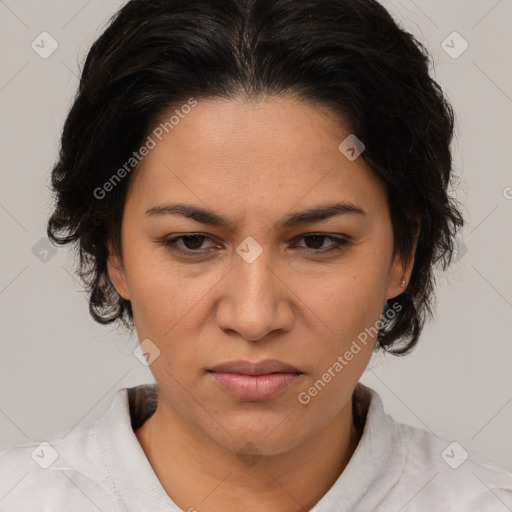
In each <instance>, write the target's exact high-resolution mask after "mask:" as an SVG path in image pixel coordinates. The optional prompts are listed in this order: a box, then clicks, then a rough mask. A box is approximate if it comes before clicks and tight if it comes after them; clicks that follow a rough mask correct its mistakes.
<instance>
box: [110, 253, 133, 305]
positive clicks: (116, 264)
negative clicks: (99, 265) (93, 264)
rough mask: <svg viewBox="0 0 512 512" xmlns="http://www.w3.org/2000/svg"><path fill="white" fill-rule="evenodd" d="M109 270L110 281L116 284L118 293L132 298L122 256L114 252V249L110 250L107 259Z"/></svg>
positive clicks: (127, 298)
mask: <svg viewBox="0 0 512 512" xmlns="http://www.w3.org/2000/svg"><path fill="white" fill-rule="evenodd" d="M107 270H108V275H109V277H110V281H112V284H113V285H114V288H115V289H116V291H117V293H118V294H119V295H120V296H121V297H122V298H123V299H126V300H130V294H129V292H128V287H127V286H126V274H125V270H124V267H123V262H122V260H121V258H120V257H119V256H117V255H115V254H114V252H113V251H112V250H110V251H109V257H108V260H107Z"/></svg>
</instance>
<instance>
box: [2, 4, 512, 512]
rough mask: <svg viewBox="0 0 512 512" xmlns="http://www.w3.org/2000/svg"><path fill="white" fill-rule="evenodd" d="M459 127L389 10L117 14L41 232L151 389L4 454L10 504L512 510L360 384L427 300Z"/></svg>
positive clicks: (100, 45) (480, 472)
mask: <svg viewBox="0 0 512 512" xmlns="http://www.w3.org/2000/svg"><path fill="white" fill-rule="evenodd" d="M452 135H453V112H452V108H451V106H450V105H449V103H448V102H447V101H446V99H445V97H444V95H443V93H442V91H441V89H440V87H439V85H438V84H437V83H436V82H435V81H434V80H433V79H432V78H431V77H430V76H429V73H428V53H427V51H426V50H425V49H424V48H423V47H422V45H421V44H420V43H419V42H418V41H416V40H415V39H414V37H413V36H411V35H410V34H409V33H407V32H405V31H404V30H403V29H401V28H399V27H398V26H397V24H396V23H395V21H394V20H393V19H392V18H391V16H390V15H389V13H388V12H387V11H386V10H385V9H384V8H383V7H382V6H381V5H380V4H378V3H377V2H376V1H374V0H314V1H311V2H298V1H295V2H294V1H291V0H273V1H268V0H266V1H265V0H253V1H250V0H247V1H244V0H222V1H221V0H209V1H204V0H203V1H201V0H187V1H184V0H173V1H168V0H152V1H149V0H131V1H130V2H128V3H127V4H126V5H125V6H124V7H123V8H122V9H121V10H120V11H119V12H118V14H117V15H116V16H115V18H114V19H113V20H112V22H111V24H110V25H109V27H108V28H107V29H106V30H105V32H104V33H103V34H102V35H101V36H100V37H99V39H98V40H97V41H96V42H95V43H94V45H93V46H92V48H91V50H90V52H89V54H88V57H87V60H86V63H85V67H84V70H83V73H82V76H81V81H80V88H79V92H78V95H77V97H76V99H75V102H74V104H73V106H72V108H71V111H70V113H69V116H68V118H67V120H66V123H65V126H64V130H63V134H62V146H61V151H60V157H59V161H58V162H57V164H56V166H55V168H54V170H53V176H52V185H53V189H54V192H55V196H56V204H55V210H54V212H53V214H52V216H51V218H50V220H49V224H48V235H49V237H50V238H51V239H52V240H54V241H55V242H56V243H58V244H68V243H69V244H76V245H77V248H78V250H79V254H80V268H79V273H80V276H81V277H82V279H83V281H84V283H86V285H87V287H88V290H89V293H90V312H91V314H92V316H93V317H94V318H95V319H96V320H97V321H98V322H100V323H103V324H109V323H112V322H123V323H124V324H125V325H126V326H127V327H128V328H130V329H134V330H135V331H136V333H137V336H138V339H139V340H140V347H139V348H138V351H137V352H136V356H137V357H139V359H141V361H143V362H145V364H147V365H149V366H150V369H151V371H152V373H153V375H154V377H155V381H156V384H155V385H140V386H136V387H133V388H123V389H121V390H119V391H118V392H117V395H116V396H115V399H114V401H113V402H112V405H111V407H110V409H109V410H108V411H107V413H106V414H105V416H104V417H103V418H101V419H100V420H97V421H95V422H94V423H90V424H88V425H82V426H79V427H76V428H74V429H72V430H71V431H67V432H64V431H62V432H59V433H56V434H55V435H54V436H52V437H50V438H47V439H44V440H43V439H38V440H37V441H33V442H29V443H24V444H20V445H16V446H13V447H11V448H9V449H7V450H4V451H3V452H2V453H1V454H0V475H1V483H0V498H1V501H0V507H2V508H1V509H2V510H6V511H11V510H12V511H14V510H16V511H18V512H19V511H22V510H31V511H33V510H52V511H56V510H74V511H75V510H80V511H81V510H84V511H85V510H98V509H99V510H108V511H118V510H119V511H121V510H123V511H124V510H130V511H131V510H133V511H136V510H137V511H139V510H148V511H155V510H175V511H177V510H188V511H194V510H198V511H220V510H222V511H234V510H237V511H238V510H244V511H253V510H254V511H256V510H258V511H260V510H265V511H280V512H281V511H297V510H314V511H328V510H329V511H354V510H358V511H379V512H382V511H398V510H403V511H412V510H416V511H432V510H464V511H467V510H475V511H476V510H478V511H481V510H501V509H500V508H499V507H500V506H501V507H503V506H508V507H511V506H512V475H511V474H510V473H508V472H506V471H505V470H504V469H502V468H500V467H499V466H497V465H496V464H494V463H492V462H490V461H488V460H485V459H484V458H482V457H480V456H478V455H477V454H473V453H471V454H469V456H468V454H467V452H466V451H465V450H464V449H463V448H462V447H460V445H456V444H455V445H449V443H448V441H446V440H442V439H439V438H437V437H435V436H434V435H432V434H430V433H428V432H426V431H423V430H420V429H417V428H413V427H410V426H407V425H402V424H399V423H396V422H395V421H394V420H393V419H392V418H391V417H390V416H388V415H387V414H385V412H384V410H383V407H382V402H381V401H380V398H379V396H378V395H377V393H376V392H375V391H373V390H371V389H370V388H368V387H365V386H363V385H362V384H360V383H358V381H359V378H360V377H361V375H362V373H363V371H364V369H365V367H366V365H367V364H368V361H369V359H370V357H371V355H372V353H373V352H374V351H378V350H384V351H388V352H390V353H393V354H397V355H399V354H406V353H408V352H409V351H410V350H412V348H413V347H414V346H415V344H416V343H417V342H418V339H419V336H420V333H421V330H422V327H423V324H424V320H425V318H426V316H427V315H428V314H429V313H431V311H432V299H433V284H434V280H433V272H434V269H435V267H436V265H439V266H441V267H443V268H445V267H446V266H447V265H448V263H449V262H450V257H451V255H452V250H453V242H454V237H455V235H456V233H457V231H458V229H459V228H460V227H461V226H462V223H463V220H462V217H461V214H460V212H459V211H458V209H457V206H456V204H455V202H454V201H453V200H452V199H451V198H450V197H449V196H448V194H447V189H448V186H449V184H450V178H451V153H450V142H451V139H452ZM23 475H24V476H23Z"/></svg>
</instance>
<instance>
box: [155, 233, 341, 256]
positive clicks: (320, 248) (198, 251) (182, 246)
mask: <svg viewBox="0 0 512 512" xmlns="http://www.w3.org/2000/svg"><path fill="white" fill-rule="evenodd" d="M207 240H210V241H211V240H212V238H211V237H210V236H208V235H205V234H203V233H189V234H187V235H180V236H176V237H172V238H167V239H165V240H163V241H162V244H163V245H164V246H165V247H166V248H168V249H170V250H171V251H173V252H175V253H180V254H184V255H188V256H199V255H204V254H207V253H209V252H212V250H214V249H215V248H216V246H213V247H206V248H202V247H203V244H204V243H205V241H207ZM297 240H303V241H304V242H305V243H306V247H304V246H300V245H296V246H295V247H298V248H300V249H301V250H302V251H303V252H304V251H305V252H307V253H310V254H326V253H330V252H334V251H337V250H339V249H340V248H341V247H343V246H346V245H349V244H350V242H349V240H347V239H346V238H339V237H335V236H332V235H326V234H324V233H310V234H307V235H302V236H300V237H298V239H297ZM326 241H330V242H331V243H330V245H327V246H325V245H324V243H325V242H326ZM308 245H309V246H313V247H308Z"/></svg>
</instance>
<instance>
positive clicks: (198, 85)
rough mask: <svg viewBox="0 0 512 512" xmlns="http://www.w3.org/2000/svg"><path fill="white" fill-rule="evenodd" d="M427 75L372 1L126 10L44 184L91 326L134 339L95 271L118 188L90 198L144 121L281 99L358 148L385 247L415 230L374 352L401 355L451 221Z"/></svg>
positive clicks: (114, 234)
mask: <svg viewBox="0 0 512 512" xmlns="http://www.w3.org/2000/svg"><path fill="white" fill-rule="evenodd" d="M429 64H430V56H429V54H428V52H427V50H426V49H425V47H424V46H423V45H422V44H421V43H420V42H419V41H417V40H416V39H415V38H414V36H412V35H411V34H410V33H408V32H407V31H406V30H404V29H403V28H401V27H400V26H399V25H398V24H397V22H395V21H394V20H393V18H392V17H391V15H390V14H389V13H388V12H387V11H386V9H385V8H384V7H382V5H380V4H379V3H378V2H376V1H375V0H308V1H297V0H131V1H129V2H128V3H127V4H126V5H125V6H124V7H123V8H122V9H121V10H120V11H118V12H117V13H116V14H115V16H114V17H113V18H112V19H111V20H110V23H109V25H108V27H107V28H106V29H105V30H104V32H103V33H102V35H101V36H100V37H99V38H98V39H97V40H96V41H95V42H94V44H93V45H92V47H91V49H90V51H89V53H88V55H87V59H86V61H85V65H84V68H83V71H82V75H81V79H80V85H79V90H78V93H77V96H76V98H75V100H74V103H73V106H72V108H71V110H70V112H69V115H68V117H67V119H66V122H65V125H64V129H63V133H62V140H61V148H60V154H59V159H58V161H57V163H56V165H55V167H54V169H53V173H52V187H53V191H54V193H55V209H54V212H53V214H52V216H51V218H50V219H49V222H48V236H49V237H50V239H52V240H53V241H54V242H55V243H58V244H67V243H73V244H74V245H75V247H76V249H77V251H78V254H79V268H78V273H79V275H80V277H81V278H82V281H83V282H84V284H85V286H86V288H87V290H88V292H89V294H90V299H89V304H90V312H91V314H92V316H93V317H94V319H95V320H97V321H98V322H101V323H104V324H108V323H110V322H114V321H117V320H121V321H123V323H124V324H125V325H127V326H131V328H132V329H133V317H132V310H131V304H130V302H129V301H126V300H124V299H123V298H122V297H120V296H119V295H118V294H117V292H116V290H115V289H114V287H113V285H112V283H111V282H110V279H109V276H108V273H107V258H108V246H109V244H111V246H112V247H113V248H114V249H115V251H117V253H118V254H121V244H120V227H121V220H122V215H123V206H124V201H125V196H126V189H127V185H128V183H129V178H130V177H129V176H128V177H126V178H124V179H122V180H119V182H116V183H115V184H114V185H115V186H112V187H109V191H108V193H106V194H103V193H101V194H99V193H98V192H97V191H98V190H99V189H100V188H101V187H103V186H104V184H105V183H107V182H109V180H110V179H111V178H112V176H113V175H114V174H115V173H116V171H117V170H118V169H120V168H121V167H122V166H123V164H125V163H126V162H127V161H128V160H129V159H130V158H131V156H132V155H133V152H134V151H136V150H137V149H138V148H139V147H140V146H141V144H142V143H143V141H144V140H145V139H146V137H147V136H148V133H150V132H151V130H152V128H153V126H154V123H155V122H156V120H158V119H159V118H160V116H161V115H162V114H163V113H164V112H167V111H168V110H169V109H172V108H174V107H176V106H179V105H180V104H183V103H186V102H187V100H188V99H189V98H191V97H193V98H195V99H196V100H198V99H200V98H208V97H209V98H215V97H218V98H226V99H235V98H238V97H240V96H244V97H248V98H252V99H258V98H262V97H268V96H275V95H284V94H287V95H290V94H291V95H294V96H295V97H297V98H301V99H303V100H306V101H313V102H316V103H318V104H321V105H325V106H328V107H329V108H331V109H332V110H333V111H335V112H337V113H339V114H340V115H342V116H343V119H344V120H345V121H347V122H348V123H349V124H350V126H351V130H352V132H353V133H354V134H355V135H356V136H357V137H358V138H359V139H360V140H361V141H363V142H364V144H365V146H366V149H365V151H364V153H363V154H362V158H364V159H365V160H366V161H367V162H368V164H369V165H370V166H371V167H372V168H373V170H374V171H375V173H376V174H377V175H378V176H379V177H380V179H382V180H383V182H384V183H385V185H386V188H387V192H388V200H389V207H390V214H391V221H392V224H393V232H394V243H395V250H396V251H398V252H399V253H400V254H401V255H403V256H407V255H408V254H410V250H411V244H412V240H413V237H414V234H415V231H416V228H417V226H418V225H420V226H421V230H420V234H419V239H418V245H417V250H416V256H415V263H414V268H413V271H412V276H411V280H410V283H409V285H408V287H407V288H406V290H405V291H404V293H402V294H401V295H399V296H398V297H396V298H394V299H391V300H389V301H388V303H387V306H386V308H387V309H388V308H394V306H396V305H398V304H399V305H400V308H399V309H400V313H399V314H397V315H395V316H394V318H392V319H390V320H387V321H386V322H385V324H384V325H383V327H382V329H381V330H380V332H379V337H378V342H377V347H382V348H383V349H385V350H387V351H389V352H393V353H395V354H402V353H406V352H408V351H409V350H410V349H412V347H413V346H414V345H415V344H416V343H417V341H418V337H419V335H420V332H421V330H422V328H423V325H424V321H425V319H426V317H427V316H429V315H432V310H433V297H434V283H435V279H434V270H435V267H436V266H438V265H439V266H441V267H442V268H443V269H444V268H446V266H447V265H448V264H449V262H450V259H451V256H452V252H453V249H454V237H455V234H456V232H457V230H458V229H459V228H460V226H462V224H463V220H462V217H461V214H460V212H459V211H458V209H457V207H456V203H455V202H454V201H453V199H451V198H450V197H449V194H448V192H447V191H448V189H449V185H450V180H451V171H452V168H451V167H452V158H451V151H450V144H451V140H452V136H453V126H454V115H453V111H452V108H451V106H450V104H449V103H448V101H447V100H446V98H445V96H444V95H443V92H442V90H441V88H440V86H439V85H438V83H437V82H436V81H435V80H434V79H433V78H432V77H431V76H430V74H429ZM340 142H341V141H340ZM124 174H126V173H124ZM124 174H123V176H124ZM95 191H96V192H95ZM394 309H395V308H394Z"/></svg>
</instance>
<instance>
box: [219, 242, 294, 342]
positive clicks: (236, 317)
mask: <svg viewBox="0 0 512 512" xmlns="http://www.w3.org/2000/svg"><path fill="white" fill-rule="evenodd" d="M280 269H282V267H280V266H279V265H278V264H276V262H275V259H272V258H271V257H270V254H269V253H268V251H263V252H262V254H260V256H259V257H258V258H257V259H256V260H255V261H252V262H248V261H246V260H244V259H243V258H241V257H238V256H237V257H236V258H235V261H234V268H233V269H232V270H231V271H230V272H229V274H228V275H227V276H226V280H225V288H224V289H223V296H222V299H221V301H220V304H219V307H218V308H217V322H218V325H219V327H220V328H221V329H223V330H224V331H226V332H235V333H237V334H238V335H239V336H241V337H243V338H244V339H246V340H249V341H258V340H262V339H265V338H267V337H268V336H270V335H271V334H275V332H277V331H283V332H286V331H288V330H290V329H291V327H292V325H293V320H294V312H293V297H294V295H293V293H292V292H291V290H290V285H289V284H287V283H286V277H285V276H284V275H283V272H282V270H281V271H280Z"/></svg>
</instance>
